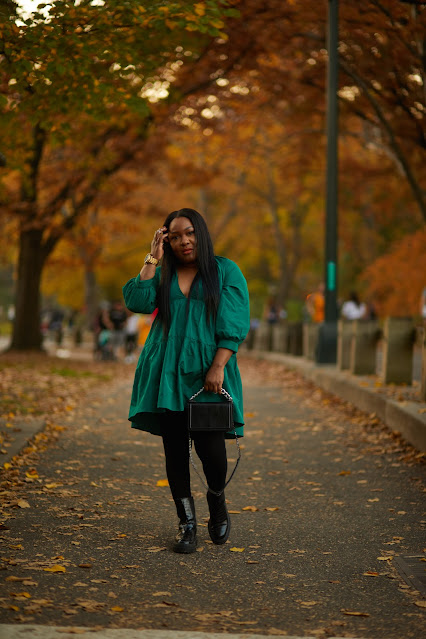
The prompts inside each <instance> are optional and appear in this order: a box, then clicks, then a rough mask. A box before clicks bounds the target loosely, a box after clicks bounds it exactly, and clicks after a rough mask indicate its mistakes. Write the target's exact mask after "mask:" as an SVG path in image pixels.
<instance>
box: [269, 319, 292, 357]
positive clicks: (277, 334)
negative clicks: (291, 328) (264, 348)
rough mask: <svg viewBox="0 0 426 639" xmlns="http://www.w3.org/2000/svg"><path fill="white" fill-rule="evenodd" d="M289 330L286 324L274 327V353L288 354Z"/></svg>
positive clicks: (272, 342) (272, 345)
mask: <svg viewBox="0 0 426 639" xmlns="http://www.w3.org/2000/svg"><path fill="white" fill-rule="evenodd" d="M287 339H288V328H287V323H286V322H283V323H281V322H278V324H273V325H272V339H271V348H272V350H273V351H274V353H286V352H287Z"/></svg>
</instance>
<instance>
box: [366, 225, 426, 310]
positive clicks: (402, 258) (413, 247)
mask: <svg viewBox="0 0 426 639" xmlns="http://www.w3.org/2000/svg"><path fill="white" fill-rule="evenodd" d="M425 245H426V231H425V230H420V231H417V233H414V234H413V235H409V236H406V237H404V238H403V239H402V240H401V241H399V242H397V243H396V244H395V245H394V248H393V249H392V250H391V251H390V252H389V253H387V254H386V255H383V256H382V257H380V258H379V259H377V260H376V261H375V262H374V263H373V264H372V265H371V266H369V267H368V268H367V269H366V270H365V271H364V273H363V278H364V279H365V280H366V281H367V282H368V295H369V296H370V298H371V299H372V300H374V301H375V303H376V304H377V310H378V312H379V315H382V316H386V315H390V316H392V317H407V316H410V315H419V312H420V311H419V308H420V295H421V292H422V290H423V288H424V287H425V286H426V251H425Z"/></svg>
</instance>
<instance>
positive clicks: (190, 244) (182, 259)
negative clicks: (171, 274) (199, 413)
mask: <svg viewBox="0 0 426 639" xmlns="http://www.w3.org/2000/svg"><path fill="white" fill-rule="evenodd" d="M164 242H169V244H170V247H171V249H172V251H173V253H174V254H175V256H176V258H177V260H178V266H177V269H176V270H177V276H178V284H179V288H180V290H181V292H182V293H183V295H185V297H188V295H189V291H190V289H191V285H192V282H193V280H194V277H195V276H196V274H197V272H198V266H197V238H196V237H195V231H194V227H193V226H192V224H191V220H189V219H188V218H187V217H176V218H175V219H174V220H172V222H171V224H170V227H169V229H167V228H166V227H165V226H162V227H161V228H159V229H157V231H156V232H155V234H154V237H153V240H152V242H151V255H153V256H154V257H155V258H156V259H157V260H161V258H162V257H163V254H164ZM155 268H156V266H155V265H154V264H144V265H143V267H142V269H141V272H140V274H139V277H140V278H141V280H151V279H152V278H153V277H154V275H155ZM232 353H233V351H231V350H229V349H228V348H218V349H217V351H216V355H215V356H214V359H213V362H212V364H211V366H210V368H209V370H208V371H207V375H206V378H205V380H204V389H205V390H206V391H209V392H212V393H220V392H221V390H222V384H223V379H224V370H225V366H226V364H227V363H228V361H229V359H230V358H231V356H232Z"/></svg>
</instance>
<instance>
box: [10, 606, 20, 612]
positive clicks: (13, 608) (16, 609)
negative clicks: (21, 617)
mask: <svg viewBox="0 0 426 639" xmlns="http://www.w3.org/2000/svg"><path fill="white" fill-rule="evenodd" d="M9 610H14V611H15V612H19V608H18V606H9Z"/></svg>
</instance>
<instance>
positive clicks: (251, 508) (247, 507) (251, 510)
mask: <svg viewBox="0 0 426 639" xmlns="http://www.w3.org/2000/svg"><path fill="white" fill-rule="evenodd" d="M241 510H249V511H250V512H252V513H255V512H257V511H258V510H259V508H257V507H256V506H244V508H242V509H241Z"/></svg>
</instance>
